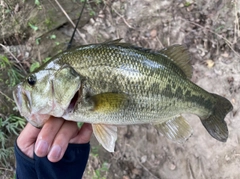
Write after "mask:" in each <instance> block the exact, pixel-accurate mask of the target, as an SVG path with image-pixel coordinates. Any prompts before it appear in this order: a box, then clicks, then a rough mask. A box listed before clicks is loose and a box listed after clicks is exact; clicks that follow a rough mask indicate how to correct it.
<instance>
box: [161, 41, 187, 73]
mask: <svg viewBox="0 0 240 179" xmlns="http://www.w3.org/2000/svg"><path fill="white" fill-rule="evenodd" d="M159 52H160V53H162V54H164V55H166V56H167V57H168V58H169V59H171V60H172V62H173V63H175V64H176V65H177V66H178V67H179V68H180V69H181V70H182V71H183V73H184V74H185V75H186V76H187V78H191V77H192V65H191V64H190V54H189V52H188V50H187V49H186V47H185V46H183V45H172V46H169V47H166V48H164V49H162V50H161V51H159Z"/></svg>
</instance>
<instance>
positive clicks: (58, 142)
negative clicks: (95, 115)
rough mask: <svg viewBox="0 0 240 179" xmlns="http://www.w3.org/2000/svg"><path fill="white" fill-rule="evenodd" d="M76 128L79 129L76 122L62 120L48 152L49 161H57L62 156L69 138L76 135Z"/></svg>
mask: <svg viewBox="0 0 240 179" xmlns="http://www.w3.org/2000/svg"><path fill="white" fill-rule="evenodd" d="M78 130H79V129H78V126H77V123H76V122H72V121H65V122H64V124H63V125H62V127H61V129H60V130H59V131H58V133H57V135H56V136H55V139H54V142H53V144H52V146H51V149H50V152H49V153H48V160H49V161H51V162H57V161H59V160H60V159H61V158H62V157H63V155H64V153H65V151H66V149H67V146H68V143H69V141H70V139H71V138H73V137H74V136H76V134H77V132H78Z"/></svg>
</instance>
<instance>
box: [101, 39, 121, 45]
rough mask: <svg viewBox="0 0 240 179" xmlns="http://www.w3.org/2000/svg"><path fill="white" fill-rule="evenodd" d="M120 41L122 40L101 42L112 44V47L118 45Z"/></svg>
mask: <svg viewBox="0 0 240 179" xmlns="http://www.w3.org/2000/svg"><path fill="white" fill-rule="evenodd" d="M121 40H122V38H120V39H115V40H107V41H105V42H103V43H102V44H114V45H116V44H119V43H120V41H121Z"/></svg>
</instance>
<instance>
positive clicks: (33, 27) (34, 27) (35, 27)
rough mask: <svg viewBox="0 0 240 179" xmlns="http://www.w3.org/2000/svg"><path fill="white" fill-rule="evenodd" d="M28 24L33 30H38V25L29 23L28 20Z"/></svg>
mask: <svg viewBox="0 0 240 179" xmlns="http://www.w3.org/2000/svg"><path fill="white" fill-rule="evenodd" d="M28 25H29V26H30V27H31V28H32V29H33V30H34V31H37V30H38V27H37V26H35V25H33V24H31V23H30V22H29V23H28Z"/></svg>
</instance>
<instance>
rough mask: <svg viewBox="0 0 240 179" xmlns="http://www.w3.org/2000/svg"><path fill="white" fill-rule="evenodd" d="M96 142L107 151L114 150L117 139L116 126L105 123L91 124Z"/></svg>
mask: <svg viewBox="0 0 240 179" xmlns="http://www.w3.org/2000/svg"><path fill="white" fill-rule="evenodd" d="M92 128H93V133H94V135H95V136H96V138H97V140H98V142H99V143H100V144H101V145H102V146H103V147H104V148H105V149H106V150H107V151H109V152H114V148H115V142H116V140H117V127H116V126H112V125H106V124H92Z"/></svg>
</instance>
